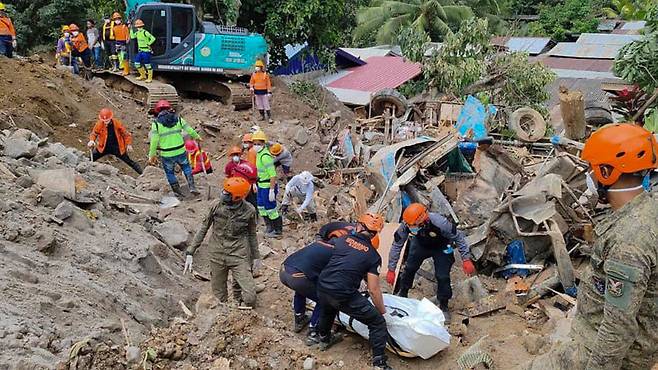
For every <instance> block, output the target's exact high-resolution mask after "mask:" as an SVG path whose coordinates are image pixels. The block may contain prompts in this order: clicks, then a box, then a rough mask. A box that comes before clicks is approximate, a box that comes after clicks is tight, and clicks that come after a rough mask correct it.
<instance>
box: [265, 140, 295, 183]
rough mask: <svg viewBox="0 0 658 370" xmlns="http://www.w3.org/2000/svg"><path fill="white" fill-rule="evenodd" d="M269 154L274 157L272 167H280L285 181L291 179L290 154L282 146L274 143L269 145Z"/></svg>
mask: <svg viewBox="0 0 658 370" xmlns="http://www.w3.org/2000/svg"><path fill="white" fill-rule="evenodd" d="M270 153H272V155H273V156H274V167H279V166H280V167H281V170H282V171H283V174H284V176H285V177H286V179H288V180H290V178H291V177H292V154H291V153H290V152H289V151H288V149H286V148H285V147H284V146H283V145H281V144H279V143H275V144H272V145H270Z"/></svg>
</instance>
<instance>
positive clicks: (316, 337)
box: [306, 327, 320, 347]
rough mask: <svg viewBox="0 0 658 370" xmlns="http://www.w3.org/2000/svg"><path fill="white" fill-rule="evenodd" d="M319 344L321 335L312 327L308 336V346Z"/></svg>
mask: <svg viewBox="0 0 658 370" xmlns="http://www.w3.org/2000/svg"><path fill="white" fill-rule="evenodd" d="M318 344H320V334H318V331H317V329H316V328H314V327H310V328H309V329H308V334H307V335H306V345H307V346H309V347H310V346H315V345H318Z"/></svg>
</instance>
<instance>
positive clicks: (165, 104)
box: [153, 99, 171, 114]
mask: <svg viewBox="0 0 658 370" xmlns="http://www.w3.org/2000/svg"><path fill="white" fill-rule="evenodd" d="M164 109H167V110H169V109H171V103H169V101H167V100H166V99H160V100H158V102H157V103H155V107H154V108H153V111H154V112H155V113H156V114H158V113H160V112H162V110H164Z"/></svg>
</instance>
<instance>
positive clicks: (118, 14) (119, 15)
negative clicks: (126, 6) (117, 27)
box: [112, 12, 123, 20]
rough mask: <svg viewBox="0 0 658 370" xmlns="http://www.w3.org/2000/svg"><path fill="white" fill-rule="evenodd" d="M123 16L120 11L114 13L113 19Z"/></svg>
mask: <svg viewBox="0 0 658 370" xmlns="http://www.w3.org/2000/svg"><path fill="white" fill-rule="evenodd" d="M121 18H123V17H122V16H121V14H120V13H119V12H114V13H112V20H115V19H121Z"/></svg>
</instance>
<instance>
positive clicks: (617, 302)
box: [530, 193, 658, 370]
mask: <svg viewBox="0 0 658 370" xmlns="http://www.w3.org/2000/svg"><path fill="white" fill-rule="evenodd" d="M594 231H595V233H596V235H597V240H596V243H595V244H594V248H593V252H592V257H591V266H590V268H588V269H587V271H586V272H585V274H584V275H583V277H582V280H581V282H580V286H579V292H578V308H577V311H576V317H575V318H574V321H573V323H572V325H571V337H572V338H573V341H572V342H571V343H563V344H562V345H560V346H558V347H557V348H555V349H554V350H552V351H550V352H549V353H547V354H546V355H543V356H541V357H539V358H537V359H535V360H534V361H533V364H532V366H531V367H530V368H531V369H569V370H578V369H587V370H599V369H601V370H603V369H628V370H630V369H633V370H645V369H650V368H651V366H652V365H654V364H655V363H656V362H657V361H658V194H657V193H644V194H641V195H639V196H637V197H636V198H635V199H633V201H631V202H630V203H629V204H627V205H625V206H624V207H622V208H621V209H619V210H618V211H616V212H615V213H613V214H612V215H610V217H609V218H608V219H606V220H605V221H604V222H602V223H600V224H598V225H597V226H596V228H595V230H594Z"/></svg>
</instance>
